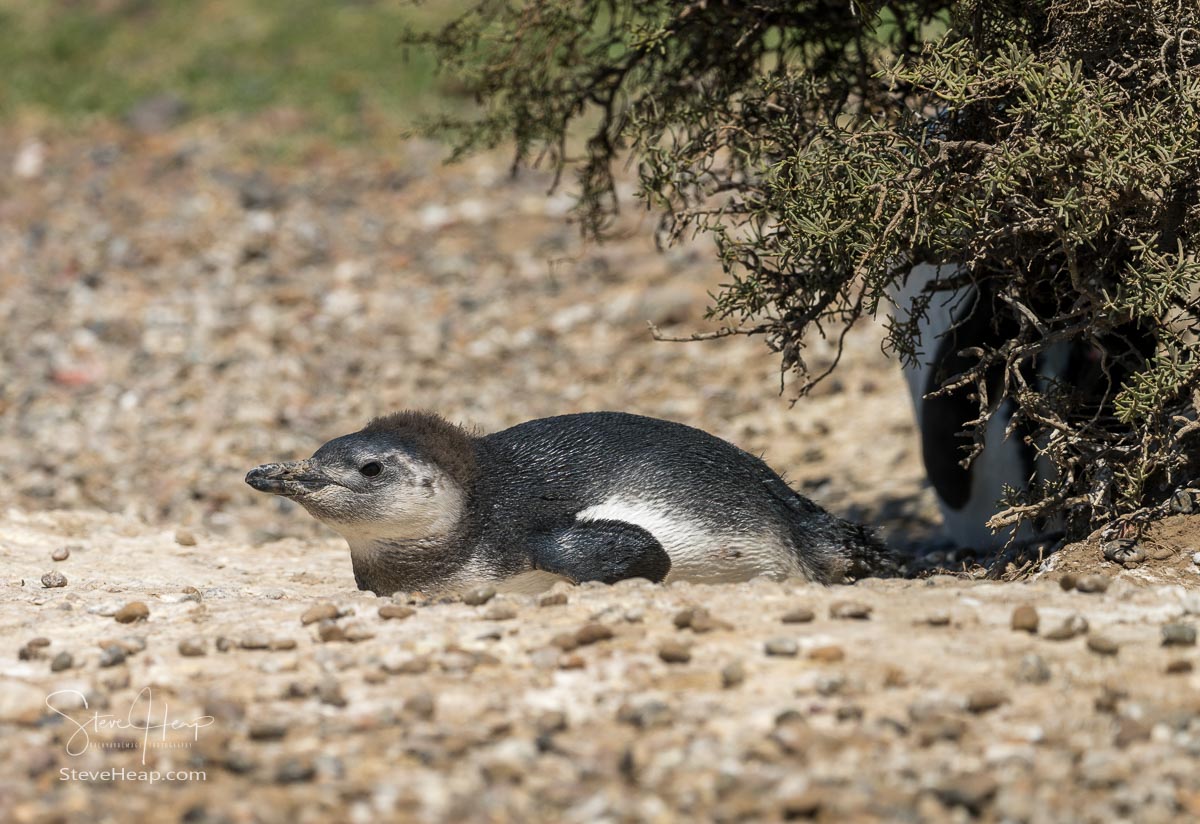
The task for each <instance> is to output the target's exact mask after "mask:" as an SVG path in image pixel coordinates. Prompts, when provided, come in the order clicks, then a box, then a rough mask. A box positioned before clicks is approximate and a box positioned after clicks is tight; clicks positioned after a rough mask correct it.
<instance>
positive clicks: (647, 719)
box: [617, 698, 674, 730]
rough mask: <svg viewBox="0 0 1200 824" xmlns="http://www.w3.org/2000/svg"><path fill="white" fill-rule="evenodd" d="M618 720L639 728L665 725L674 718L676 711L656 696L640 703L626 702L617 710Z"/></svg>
mask: <svg viewBox="0 0 1200 824" xmlns="http://www.w3.org/2000/svg"><path fill="white" fill-rule="evenodd" d="M617 720H618V721H619V722H621V723H622V724H630V725H632V726H634V727H637V728H638V729H642V730H644V729H650V728H651V727H665V726H667V725H669V724H670V723H671V721H672V720H674V713H672V712H671V708H670V707H669V706H667V704H665V703H663V702H662V701H659V700H658V699H656V698H651V699H649V700H647V701H642V702H640V703H636V704H634V703H625V704H622V705H621V707H620V709H618V710H617Z"/></svg>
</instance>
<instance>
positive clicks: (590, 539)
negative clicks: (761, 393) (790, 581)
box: [246, 412, 895, 595]
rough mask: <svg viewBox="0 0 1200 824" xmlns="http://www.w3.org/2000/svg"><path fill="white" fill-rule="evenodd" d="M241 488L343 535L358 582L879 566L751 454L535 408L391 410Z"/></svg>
mask: <svg viewBox="0 0 1200 824" xmlns="http://www.w3.org/2000/svg"><path fill="white" fill-rule="evenodd" d="M246 483H248V484H250V486H252V487H254V488H255V489H257V490H259V491H261V492H269V493H273V494H275V495H281V496H283V497H286V498H290V499H292V500H294V501H296V502H297V503H299V504H300V505H301V506H303V507H304V508H305V509H307V510H308V512H309V513H310V514H311V515H313V516H314V517H315V518H317V519H318V520H319V521H321V522H322V523H324V524H326V525H328V526H329V527H331V528H333V529H334V530H335V531H337V532H338V533H340V534H341V535H342V536H343V537H344V538H345V539H346V541H347V543H348V544H349V545H350V558H351V562H352V564H353V567H354V578H355V581H356V582H357V583H358V587H359V589H364V590H372V591H373V592H375V593H376V594H378V595H390V594H391V593H393V592H396V591H398V590H407V591H411V590H422V591H425V592H453V591H461V590H463V589H467V588H469V587H472V586H478V585H480V584H484V583H494V584H496V585H497V586H498V587H499V588H501V589H507V590H510V591H536V590H538V589H544V588H546V587H548V586H549V585H550V584H552V583H553V582H554V581H556V580H562V579H566V580H570V581H574V582H581V581H603V582H605V583H614V582H616V581H619V580H622V579H625V578H639V577H640V578H648V579H650V580H652V581H675V580H686V581H693V582H699V583H717V582H724V581H744V580H748V579H750V578H753V577H755V576H756V575H769V576H771V577H774V578H777V579H782V578H786V577H789V576H800V577H804V578H807V579H809V580H812V581H816V582H819V583H823V584H829V583H836V582H839V581H842V580H844V579H846V578H847V577H861V576H863V575H867V574H886V573H890V572H892V571H894V569H895V565H894V562H893V561H892V559H891V556H890V554H889V552H888V550H887V549H886V548H885V547H884V546H883V544H881V543H880V542H879V541H878V540H877V539H876V538H874V537H873V536H872V535H871V533H870V532H868V531H867V530H866V529H864V528H863V527H861V526H858V525H855V524H851V523H849V522H847V521H843V520H841V519H840V518H837V517H835V516H833V515H831V514H829V513H828V512H826V511H825V510H824V509H822V508H821V507H819V506H817V505H816V504H815V503H813V502H812V501H810V500H808V499H807V498H805V497H803V496H802V495H799V494H798V493H796V492H795V491H793V490H792V489H791V488H790V487H789V486H788V485H787V484H786V483H785V482H784V481H783V479H782V478H780V477H779V476H778V475H777V474H775V472H773V471H772V470H771V469H770V467H768V466H767V465H766V464H765V463H764V462H763V461H761V460H759V459H758V458H756V457H754V456H753V455H750V454H749V453H747V452H744V451H742V450H741V449H738V448H737V447H735V446H733V445H732V444H730V443H727V442H726V441H723V440H721V439H719V438H716V437H714V436H712V435H709V434H708V433H706V432H702V431H701V430H699V429H693V428H692V427H689V426H684V425H682V424H678V423H672V422H670V421H663V420H658V419H655V418H646V417H641V416H638V415H629V414H625V413H621V412H588V413H582V414H575V415H562V416H559V417H553V418H541V419H538V420H532V421H528V422H526V423H522V424H519V425H517V426H514V427H512V428H510V429H506V430H504V431H502V432H497V433H494V434H491V435H484V436H475V435H472V434H471V433H469V432H467V431H466V430H464V429H462V428H460V427H458V426H455V425H453V424H451V423H449V422H447V421H445V420H444V419H442V418H440V417H438V416H436V415H433V414H430V413H425V412H399V413H396V414H393V415H388V416H386V417H382V418H377V419H375V420H372V421H371V422H370V423H369V424H367V426H366V427H365V428H363V429H362V430H360V431H358V432H354V433H352V434H350V435H344V436H342V437H340V438H335V439H334V440H332V441H329V442H328V443H326V444H325V445H324V446H322V447H321V448H320V449H318V450H317V451H316V453H315V454H314V455H313V456H312V457H311V458H308V459H307V460H302V461H293V462H290V463H276V464H266V465H264V466H260V467H257V468H256V469H253V470H251V471H250V473H249V474H248V475H247V476H246Z"/></svg>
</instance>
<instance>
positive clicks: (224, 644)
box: [217, 635, 233, 652]
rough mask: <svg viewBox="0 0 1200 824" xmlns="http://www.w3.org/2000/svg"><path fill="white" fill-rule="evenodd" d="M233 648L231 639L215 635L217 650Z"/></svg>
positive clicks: (224, 650)
mask: <svg viewBox="0 0 1200 824" xmlns="http://www.w3.org/2000/svg"><path fill="white" fill-rule="evenodd" d="M231 649H233V641H231V640H230V639H228V638H226V637H225V636H224V635H218V636H217V652H229V650H231Z"/></svg>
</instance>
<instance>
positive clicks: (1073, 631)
mask: <svg viewBox="0 0 1200 824" xmlns="http://www.w3.org/2000/svg"><path fill="white" fill-rule="evenodd" d="M1087 631H1088V622H1087V619H1086V618H1084V617H1083V616H1082V615H1080V614H1079V613H1072V614H1071V615H1068V616H1067V617H1066V619H1065V620H1064V621H1063V622H1062V623H1061V624H1059V625H1058V626H1057V627H1055V628H1054V629H1052V630H1050V631H1049V632H1047V633H1046V634H1045V635H1043V636H1042V637H1043V638H1045V639H1046V640H1047V641H1069V640H1071V639H1072V638H1076V637H1078V636H1080V635H1083V634H1084V633H1085V632H1087Z"/></svg>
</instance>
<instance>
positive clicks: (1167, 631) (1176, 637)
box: [1162, 624, 1196, 647]
mask: <svg viewBox="0 0 1200 824" xmlns="http://www.w3.org/2000/svg"><path fill="white" fill-rule="evenodd" d="M1162 638H1163V640H1162V643H1163V646H1164V647H1194V646H1195V645H1196V628H1195V627H1194V626H1192V625H1191V624H1163V628H1162Z"/></svg>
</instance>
